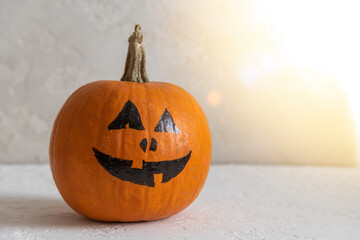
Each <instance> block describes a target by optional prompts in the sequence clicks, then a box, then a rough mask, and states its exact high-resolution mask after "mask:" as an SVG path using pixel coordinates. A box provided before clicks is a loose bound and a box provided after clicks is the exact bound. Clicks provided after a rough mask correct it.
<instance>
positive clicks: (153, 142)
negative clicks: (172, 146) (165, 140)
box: [140, 138, 157, 152]
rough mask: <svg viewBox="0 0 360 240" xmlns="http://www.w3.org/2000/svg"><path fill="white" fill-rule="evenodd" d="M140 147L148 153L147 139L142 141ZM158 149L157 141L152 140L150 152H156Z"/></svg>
mask: <svg viewBox="0 0 360 240" xmlns="http://www.w3.org/2000/svg"><path fill="white" fill-rule="evenodd" d="M140 147H141V149H142V150H143V151H144V152H146V147H147V139H146V138H144V139H143V140H141V142H140ZM156 149H157V141H156V140H155V139H154V138H152V139H151V143H150V148H149V150H150V151H156Z"/></svg>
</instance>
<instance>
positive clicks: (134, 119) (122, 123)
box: [108, 100, 145, 130]
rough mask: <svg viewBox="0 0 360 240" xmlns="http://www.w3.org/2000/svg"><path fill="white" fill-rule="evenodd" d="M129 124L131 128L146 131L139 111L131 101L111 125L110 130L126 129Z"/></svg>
mask: <svg viewBox="0 0 360 240" xmlns="http://www.w3.org/2000/svg"><path fill="white" fill-rule="evenodd" d="M127 124H129V128H132V129H136V130H145V128H144V126H143V124H142V122H141V117H140V114H139V111H138V109H137V108H136V106H135V105H134V104H133V103H132V102H131V101H130V100H129V101H127V102H126V103H125V104H124V107H123V109H122V110H121V112H120V113H119V115H118V116H117V117H116V118H115V120H114V121H112V122H111V123H110V124H109V126H108V129H109V130H113V129H122V128H126V125H127Z"/></svg>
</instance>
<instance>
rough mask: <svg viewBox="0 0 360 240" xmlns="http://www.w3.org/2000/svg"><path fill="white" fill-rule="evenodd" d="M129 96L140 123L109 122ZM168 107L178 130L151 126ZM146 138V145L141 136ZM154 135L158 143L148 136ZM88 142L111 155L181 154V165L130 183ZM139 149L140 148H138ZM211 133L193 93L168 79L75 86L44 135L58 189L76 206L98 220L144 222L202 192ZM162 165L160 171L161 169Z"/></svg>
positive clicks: (135, 161)
mask: <svg viewBox="0 0 360 240" xmlns="http://www.w3.org/2000/svg"><path fill="white" fill-rule="evenodd" d="M129 100H130V101H131V102H132V103H133V104H134V105H135V106H136V108H137V110H138V113H139V115H140V117H141V122H142V125H143V127H144V129H142V130H137V129H132V128H130V124H127V125H126V126H125V128H121V129H110V127H109V124H110V123H112V122H113V121H114V119H116V118H117V116H118V115H119V113H120V112H121V111H122V109H123V106H125V104H126V103H127V102H128V101H129ZM165 109H166V111H168V112H169V113H170V114H171V116H172V119H173V121H174V123H175V124H176V126H177V128H178V130H179V132H177V133H174V132H170V131H168V132H159V131H154V129H155V128H156V126H157V124H158V122H159V119H160V118H161V116H162V115H163V114H164V111H165ZM143 139H147V146H146V147H145V148H144V145H143V146H141V144H140V143H141V141H142V140H143ZM151 139H156V142H157V147H156V150H153V151H150V150H149V146H150V141H151ZM93 148H96V149H97V150H98V151H101V152H102V153H104V154H107V155H109V156H111V157H112V158H119V159H126V160H132V165H131V168H137V169H142V167H143V164H144V163H143V160H144V161H146V162H161V161H169V160H173V159H179V158H182V157H184V156H186V155H188V154H189V153H191V156H190V157H189V159H188V161H187V163H186V165H185V167H184V168H183V169H182V170H181V171H180V172H179V173H178V174H177V175H176V176H174V177H173V178H171V179H170V180H169V181H167V182H162V181H164V179H163V177H164V174H154V175H153V176H154V186H147V185H142V184H136V183H134V182H131V181H126V180H122V179H119V178H118V177H116V176H114V175H112V174H111V173H109V172H108V171H107V170H106V169H105V168H104V167H103V166H102V165H101V164H100V163H99V161H98V159H97V157H96V156H95V154H94V150H93ZM144 149H145V150H144ZM210 160H211V138H210V131H209V127H208V123H207V120H206V117H205V115H204V113H203V111H202V109H201V107H200V105H199V104H198V103H197V102H196V100H195V99H194V98H193V97H192V96H191V95H190V94H189V93H187V92H186V91H185V90H183V89H182V88H180V87H177V86H175V85H173V84H170V83H160V82H149V83H136V82H126V81H106V80H104V81H97V82H92V83H89V84H86V85H84V86H82V87H81V88H79V89H78V90H77V91H75V92H74V93H73V94H72V95H71V96H70V97H69V98H68V100H67V101H66V102H65V104H64V105H63V107H62V108H61V110H60V112H59V113H58V115H57V117H56V119H55V122H54V126H53V130H52V134H51V139H50V167H51V171H52V174H53V177H54V180H55V183H56V186H57V188H58V189H59V192H60V194H61V195H62V197H63V198H64V200H65V201H66V203H67V204H68V205H69V206H70V207H71V208H72V209H74V210H75V211H76V212H78V213H80V214H81V215H84V216H86V217H88V218H91V219H94V220H99V221H122V222H133V221H149V220H156V219H161V218H165V217H168V216H171V215H173V214H176V213H178V212H179V211H181V210H183V209H184V208H186V207H187V206H188V205H189V204H190V203H191V202H193V201H194V200H195V199H196V197H197V196H198V194H199V193H200V191H201V189H202V187H203V185H204V183H205V180H206V177H207V174H208V171H209V166H210ZM165 171H166V170H165Z"/></svg>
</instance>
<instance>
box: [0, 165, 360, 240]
mask: <svg viewBox="0 0 360 240" xmlns="http://www.w3.org/2000/svg"><path fill="white" fill-rule="evenodd" d="M0 239H62V240H63V239H287V240H288V239H312V240H315V239H339V240H351V239H354V240H358V239H360V168H341V167H340V168H335V167H299V166H297V167H296V166H259V165H254V166H249V165H212V166H211V170H210V174H209V178H208V180H207V183H206V185H205V188H204V189H203V191H202V193H201V194H200V196H199V198H198V199H197V200H196V201H195V202H194V203H193V204H192V205H191V206H190V207H188V208H187V209H186V210H184V211H183V212H181V213H179V214H177V215H175V216H173V217H170V218H168V219H164V220H160V221H155V222H143V223H130V224H126V223H111V224H109V223H98V222H94V221H91V220H88V219H85V218H83V217H81V216H80V215H78V214H77V213H75V212H73V211H72V210H71V209H70V208H69V207H68V206H67V205H66V204H65V203H64V201H63V200H62V199H61V197H60V195H59V193H58V192H57V189H56V187H55V185H54V182H53V180H52V177H51V174H50V170H49V166H48V165H12V166H11V165H0Z"/></svg>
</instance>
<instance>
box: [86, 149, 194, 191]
mask: <svg viewBox="0 0 360 240" xmlns="http://www.w3.org/2000/svg"><path fill="white" fill-rule="evenodd" d="M93 151H94V154H95V157H96V159H97V160H98V162H99V163H100V164H101V166H102V167H103V168H104V169H105V170H106V171H107V172H108V173H110V174H111V175H113V176H114V177H117V178H119V179H121V180H123V181H128V182H132V183H135V184H139V185H145V186H148V187H154V186H155V182H154V174H162V181H161V183H167V182H168V181H170V180H171V179H172V178H174V177H176V176H177V175H178V174H179V173H181V171H182V170H183V169H184V168H185V166H186V164H187V163H188V161H189V159H190V156H191V151H190V152H189V153H188V154H187V155H186V156H184V157H182V158H178V159H174V160H169V161H160V162H147V161H145V160H143V166H142V168H131V165H132V162H133V161H132V160H124V159H120V158H116V157H112V156H110V155H107V154H105V153H102V152H100V151H99V150H97V149H96V148H93Z"/></svg>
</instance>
